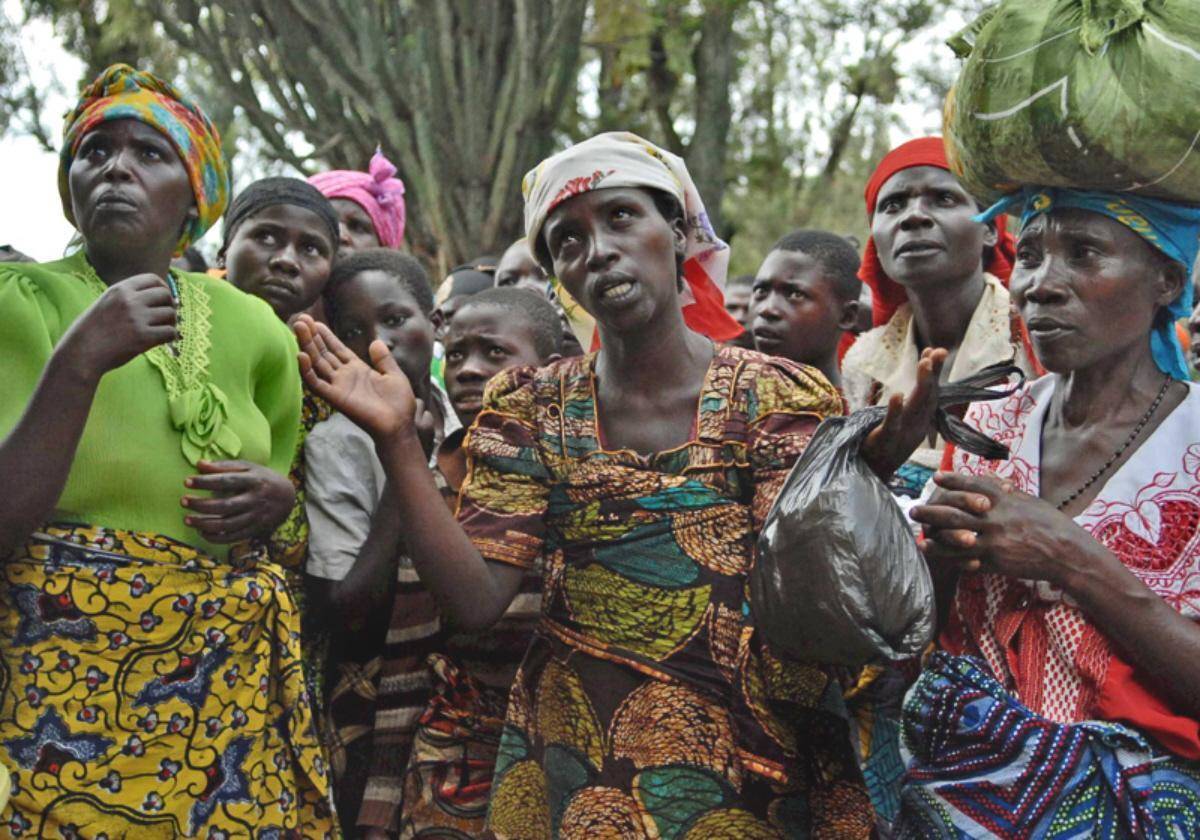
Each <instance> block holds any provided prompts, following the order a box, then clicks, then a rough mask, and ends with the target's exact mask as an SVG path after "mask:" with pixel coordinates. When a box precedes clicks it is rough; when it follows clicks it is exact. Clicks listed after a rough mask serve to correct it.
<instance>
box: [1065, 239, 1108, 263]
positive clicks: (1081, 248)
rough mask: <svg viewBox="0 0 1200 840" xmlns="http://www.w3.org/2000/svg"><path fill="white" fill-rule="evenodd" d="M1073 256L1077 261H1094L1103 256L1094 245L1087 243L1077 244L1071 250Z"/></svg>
mask: <svg viewBox="0 0 1200 840" xmlns="http://www.w3.org/2000/svg"><path fill="white" fill-rule="evenodd" d="M1071 256H1072V257H1073V258H1074V259H1077V260H1092V259H1095V258H1096V257H1099V256H1101V251H1100V249H1099V248H1097V247H1095V246H1094V245H1089V244H1088V243H1086V242H1077V243H1075V246H1074V247H1073V248H1072V249H1071Z"/></svg>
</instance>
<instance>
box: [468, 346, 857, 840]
mask: <svg viewBox="0 0 1200 840" xmlns="http://www.w3.org/2000/svg"><path fill="white" fill-rule="evenodd" d="M594 362H595V355H594V354H593V355H590V356H584V357H578V358H572V359H566V360H562V361H560V362H557V363H555V364H553V365H550V366H548V367H545V368H541V369H539V370H536V371H535V370H532V369H529V368H524V369H517V370H513V371H506V372H505V373H502V374H500V375H499V376H497V377H496V378H494V379H493V380H492V382H491V383H490V385H489V389H488V393H487V395H486V396H485V400H484V410H483V412H482V413H481V414H480V415H479V419H478V420H477V422H476V425H475V427H474V428H473V429H472V430H471V432H470V434H469V436H468V443H467V447H468V452H469V456H470V461H471V472H470V475H469V478H468V480H467V482H466V484H464V486H463V492H462V499H461V506H460V512H459V518H460V521H461V522H462V524H463V526H464V528H466V530H467V532H468V533H469V534H470V535H471V537H472V539H473V541H474V543H475V545H476V546H477V547H478V549H479V550H480V552H481V553H482V554H483V556H484V557H485V558H487V559H488V560H491V561H493V562H499V563H508V564H512V565H516V566H519V567H522V568H530V567H531V566H533V564H534V563H536V562H537V561H538V560H539V559H541V560H542V562H543V563H544V570H543V595H542V597H543V602H542V620H541V624H540V625H539V627H538V630H537V632H536V634H535V636H534V640H533V643H532V644H531V645H530V648H529V651H528V653H527V654H526V655H525V659H524V661H523V663H522V665H521V668H520V670H519V672H518V675H517V679H516V681H515V683H514V685H513V688H512V691H511V693H510V695H509V703H508V711H507V718H506V721H505V725H504V733H503V736H502V739H501V743H500V747H499V752H500V757H499V760H498V761H497V764H496V771H495V775H496V782H495V788H494V790H493V793H492V800H491V804H490V810H489V816H488V823H489V829H490V831H491V832H493V833H494V835H495V836H497V837H501V838H505V837H551V836H553V837H563V838H574V837H597V836H607V834H606V833H611V834H612V835H613V836H626V835H627V836H631V837H643V836H652V835H653V834H655V833H657V835H659V836H663V837H668V838H683V837H688V838H719V837H729V838H735V837H736V838H746V837H749V838H757V837H781V836H824V837H838V838H845V837H865V836H867V835H868V834H869V833H870V830H871V826H872V823H873V815H872V812H871V807H870V803H869V801H868V799H867V793H866V790H865V789H864V786H863V781H862V777H861V775H860V773H859V770H858V767H857V765H856V763H855V758H854V755H853V751H852V749H851V747H850V741H849V733H848V729H847V722H846V717H845V708H844V706H843V705H842V702H841V684H840V683H839V681H838V680H837V679H835V677H834V675H833V674H831V673H830V672H829V671H827V670H825V669H821V668H816V667H811V666H801V665H795V664H790V663H784V662H781V661H779V660H778V659H776V658H775V657H774V656H772V655H771V653H770V651H768V650H766V649H765V647H764V646H763V644H762V643H761V640H760V638H759V637H758V636H757V634H756V633H755V628H754V625H753V620H752V617H751V613H750V610H749V605H748V603H747V600H746V598H747V595H746V575H747V573H748V570H749V568H750V566H751V564H752V562H753V556H754V538H755V535H756V534H757V532H758V530H759V529H760V528H761V526H762V521H763V518H764V517H765V515H766V513H767V510H768V508H769V507H770V505H771V503H772V502H773V501H774V498H775V495H776V494H777V493H778V491H779V488H780V486H781V485H782V482H783V480H784V478H785V477H786V475H787V473H788V471H789V469H790V468H791V466H792V465H793V464H794V462H795V460H796V458H797V457H798V456H799V455H800V453H801V452H802V451H803V450H804V447H805V446H806V445H807V443H808V441H809V439H810V438H811V435H812V433H813V431H814V430H815V429H816V427H817V425H818V423H819V422H820V420H821V419H822V417H824V416H826V415H829V414H835V413H839V412H840V411H841V397H840V396H839V395H838V393H837V392H836V391H834V390H833V389H832V388H831V387H830V386H829V385H828V384H827V383H825V382H824V380H823V379H820V378H819V377H812V376H810V375H809V374H808V372H807V369H805V368H802V367H800V366H796V365H793V364H792V363H790V362H786V361H784V360H780V359H771V358H769V357H766V356H763V355H761V354H758V353H754V352H752V351H746V350H740V349H738V348H734V347H719V348H718V349H717V351H716V354H715V356H714V359H713V361H712V364H711V366H710V367H709V370H708V374H707V376H706V377H705V381H704V385H703V388H702V393H701V396H700V400H699V403H698V411H697V416H696V420H695V422H696V425H695V429H694V435H693V437H692V439H691V440H690V441H689V442H688V443H686V444H684V445H682V446H679V447H677V448H675V449H671V450H668V451H664V452H659V453H655V454H653V455H650V456H642V455H639V454H637V453H634V452H630V451H609V450H605V449H604V448H603V447H602V446H601V444H600V439H599V432H598V426H597V419H596V403H595V383H594V374H593V370H594V368H593V365H594ZM622 832H624V834H622Z"/></svg>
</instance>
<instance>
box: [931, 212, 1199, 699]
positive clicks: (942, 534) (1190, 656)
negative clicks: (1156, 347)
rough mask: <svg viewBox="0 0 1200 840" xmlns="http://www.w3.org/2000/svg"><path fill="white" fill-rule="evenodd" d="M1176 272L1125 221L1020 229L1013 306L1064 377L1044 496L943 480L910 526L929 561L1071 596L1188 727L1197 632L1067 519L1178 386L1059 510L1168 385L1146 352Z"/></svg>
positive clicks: (1047, 444) (1086, 216)
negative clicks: (921, 537) (918, 532)
mask: <svg viewBox="0 0 1200 840" xmlns="http://www.w3.org/2000/svg"><path fill="white" fill-rule="evenodd" d="M1183 282H1184V272H1183V270H1182V267H1181V266H1178V265H1175V264H1172V263H1170V262H1168V261H1166V260H1164V259H1162V258H1161V257H1160V256H1159V255H1158V254H1156V253H1155V252H1154V251H1153V249H1152V248H1151V246H1150V245H1148V244H1147V243H1146V242H1144V241H1143V240H1142V239H1141V238H1140V237H1138V236H1137V235H1136V234H1134V233H1133V232H1132V231H1130V230H1128V229H1127V228H1125V227H1124V226H1123V225H1121V224H1120V223H1118V222H1116V221H1114V220H1112V219H1108V218H1106V217H1104V216H1101V215H1099V214H1095V213H1089V212H1086V211H1079V210H1068V211H1060V212H1056V213H1053V214H1051V215H1050V216H1041V217H1038V218H1036V219H1035V220H1034V221H1032V222H1031V223H1030V224H1029V225H1028V226H1027V227H1026V229H1025V230H1024V231H1022V234H1021V238H1020V241H1019V243H1018V263H1017V268H1016V270H1015V271H1014V273H1013V277H1012V289H1013V295H1014V299H1015V300H1016V302H1017V305H1018V306H1019V307H1020V309H1021V314H1022V316H1023V317H1024V318H1025V320H1026V323H1027V324H1028V325H1029V327H1030V337H1031V339H1032V341H1033V344H1034V348H1035V350H1036V351H1037V354H1038V357H1039V359H1041V361H1042V363H1043V364H1044V365H1045V366H1046V368H1047V369H1048V370H1049V371H1051V372H1053V373H1056V374H1058V376H1059V378H1058V380H1057V381H1056V383H1055V390H1054V395H1053V397H1052V400H1051V403H1050V406H1049V408H1048V410H1047V414H1046V418H1045V421H1044V425H1043V429H1042V452H1043V463H1042V465H1041V471H1040V481H1039V487H1038V492H1039V495H1038V496H1036V497H1035V496H1032V495H1029V494H1026V493H1022V492H1019V491H1017V490H1015V489H1014V488H1013V486H1012V485H1011V484H1010V483H1007V482H1001V481H999V480H998V479H994V478H990V477H971V476H961V475H954V474H938V475H937V476H936V477H935V481H936V482H937V484H938V486H939V490H938V491H937V492H936V494H935V495H934V497H933V498H932V499H931V500H930V504H928V505H924V506H921V507H918V508H916V509H915V510H914V511H913V518H914V519H915V520H916V521H918V522H921V523H922V524H923V525H924V526H925V529H926V535H927V540H926V542H925V553H926V556H927V557H929V558H930V560H931V561H932V562H934V563H935V564H943V565H944V566H945V567H947V568H950V569H952V570H957V571H959V572H960V573H964V574H971V573H974V572H977V571H984V572H988V573H992V574H1000V575H1007V576H1011V577H1017V578H1024V579H1029V580H1044V581H1047V582H1049V583H1050V584H1052V585H1054V586H1056V587H1058V588H1060V589H1061V590H1062V591H1063V592H1064V593H1065V594H1066V595H1067V596H1069V597H1071V598H1072V599H1073V600H1074V601H1075V602H1076V603H1077V604H1079V607H1080V609H1082V610H1083V612H1084V613H1085V614H1086V615H1087V617H1088V618H1089V620H1091V621H1092V622H1093V623H1095V624H1096V626H1097V627H1099V628H1100V629H1101V630H1102V631H1103V632H1104V633H1105V635H1107V636H1108V638H1109V639H1111V640H1112V641H1113V642H1114V643H1116V644H1117V645H1118V646H1119V647H1120V649H1121V652H1122V653H1123V655H1124V656H1125V657H1126V658H1127V659H1128V661H1130V662H1131V663H1132V664H1133V665H1134V666H1136V667H1138V668H1139V669H1141V670H1142V671H1144V672H1145V673H1147V674H1153V675H1155V677H1156V678H1157V679H1158V682H1159V684H1160V686H1161V687H1162V688H1163V690H1165V691H1166V692H1167V694H1168V696H1169V697H1171V698H1172V699H1173V700H1174V701H1175V703H1176V704H1178V707H1179V711H1180V712H1182V713H1184V714H1187V715H1189V716H1193V717H1195V716H1200V656H1197V655H1196V654H1197V653H1200V628H1198V627H1197V626H1196V625H1195V623H1194V622H1192V621H1190V620H1189V619H1186V618H1184V617H1183V616H1182V615H1180V614H1179V613H1178V612H1176V611H1175V610H1174V609H1173V608H1172V607H1171V606H1170V605H1169V604H1167V603H1166V602H1165V601H1163V600H1162V599H1161V598H1159V597H1158V596H1157V595H1155V594H1154V593H1153V592H1152V591H1151V590H1150V589H1148V588H1147V587H1146V586H1145V585H1144V584H1143V583H1142V582H1141V581H1140V580H1138V579H1137V578H1136V577H1135V576H1134V575H1133V574H1132V573H1131V572H1130V571H1129V570H1128V569H1126V568H1125V566H1124V565H1123V564H1122V563H1121V561H1120V559H1119V558H1117V556H1116V555H1114V554H1113V553H1112V552H1110V551H1109V550H1108V549H1107V548H1106V547H1105V546H1103V545H1102V544H1100V543H1099V542H1097V541H1096V540H1095V539H1093V538H1092V537H1091V536H1090V535H1089V534H1088V533H1087V532H1086V531H1084V530H1083V529H1082V528H1080V527H1079V526H1078V525H1077V524H1076V523H1075V521H1074V520H1073V519H1072V518H1071V517H1073V516H1075V515H1078V514H1079V513H1080V512H1082V511H1083V510H1085V509H1086V508H1087V506H1088V505H1090V504H1091V502H1092V501H1093V500H1094V499H1095V498H1096V496H1097V495H1098V494H1099V493H1100V491H1101V489H1102V486H1103V483H1104V480H1105V479H1107V478H1108V477H1110V476H1111V475H1112V474H1113V473H1114V472H1115V471H1116V470H1117V469H1119V467H1120V465H1121V464H1122V463H1124V462H1125V461H1127V460H1128V458H1129V457H1130V456H1131V455H1132V454H1133V453H1134V452H1135V451H1136V450H1137V448H1138V447H1139V446H1140V445H1141V444H1142V443H1143V442H1144V441H1145V440H1146V439H1147V438H1148V437H1149V436H1150V435H1151V434H1152V433H1153V431H1154V430H1155V429H1156V428H1157V427H1158V426H1159V425H1160V424H1161V423H1162V422H1163V420H1165V419H1166V417H1167V416H1169V415H1170V413H1171V411H1172V410H1173V409H1174V408H1176V407H1177V406H1178V405H1179V404H1180V403H1181V402H1183V400H1184V399H1185V397H1186V395H1187V391H1186V388H1185V386H1184V385H1183V384H1181V383H1178V382H1173V383H1172V384H1171V386H1170V388H1169V390H1168V392H1167V395H1166V398H1165V399H1164V400H1163V403H1162V404H1161V405H1160V406H1159V408H1158V410H1157V411H1156V412H1155V413H1154V414H1153V415H1152V416H1151V419H1150V422H1149V423H1148V424H1147V425H1146V428H1145V429H1144V430H1143V431H1142V432H1141V434H1140V435H1139V436H1138V438H1137V439H1136V440H1135V442H1134V444H1133V445H1132V446H1131V447H1130V448H1129V450H1128V451H1127V452H1126V454H1125V456H1124V457H1122V458H1121V459H1120V460H1119V461H1117V463H1116V464H1114V465H1113V467H1111V468H1110V469H1109V470H1108V471H1107V472H1106V473H1105V474H1104V476H1103V477H1102V478H1101V479H1100V480H1099V481H1097V482H1095V483H1094V484H1092V486H1091V487H1090V488H1088V490H1086V491H1085V492H1084V493H1083V494H1082V495H1081V496H1079V497H1078V498H1077V499H1076V500H1075V501H1074V502H1072V503H1071V504H1069V505H1068V506H1066V508H1065V509H1064V510H1062V511H1060V510H1058V508H1057V505H1058V503H1060V502H1061V500H1063V499H1065V498H1067V497H1069V496H1070V495H1071V494H1072V493H1073V492H1074V491H1075V490H1076V489H1077V488H1078V487H1080V486H1081V485H1082V484H1083V483H1084V482H1085V481H1086V480H1087V479H1088V478H1089V477H1090V476H1091V475H1092V474H1093V473H1094V472H1095V471H1096V470H1097V469H1099V468H1100V467H1102V465H1103V464H1104V463H1105V462H1106V461H1107V459H1108V458H1109V457H1111V455H1112V453H1113V452H1114V451H1116V449H1117V448H1118V447H1119V446H1120V445H1121V443H1123V442H1124V440H1125V439H1126V438H1127V437H1128V435H1129V434H1130V432H1131V431H1132V429H1133V428H1135V426H1136V424H1137V423H1138V422H1139V420H1140V419H1141V418H1142V417H1143V416H1144V415H1145V413H1146V411H1147V409H1148V408H1149V407H1150V405H1151V404H1152V402H1153V400H1154V398H1155V396H1156V395H1157V393H1158V391H1159V389H1160V388H1161V386H1162V383H1163V374H1162V372H1161V371H1159V370H1158V369H1157V367H1156V366H1155V364H1154V360H1153V358H1152V357H1151V353H1150V341H1149V332H1150V329H1151V327H1152V325H1153V323H1154V317H1155V314H1156V313H1157V312H1158V311H1159V310H1160V309H1161V308H1162V307H1164V306H1166V305H1167V304H1169V303H1170V302H1171V301H1172V300H1174V299H1175V298H1176V297H1177V296H1178V295H1179V293H1180V290H1181V289H1182V284H1183Z"/></svg>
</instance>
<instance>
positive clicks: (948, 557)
mask: <svg viewBox="0 0 1200 840" xmlns="http://www.w3.org/2000/svg"><path fill="white" fill-rule="evenodd" d="M921 551H922V553H924V555H925V557H926V558H927V559H928V560H931V561H933V562H935V563H966V562H969V561H974V562H976V563H979V562H980V560H979V556H978V555H979V552H978V550H977V549H970V548H960V547H957V546H947V545H945V544H943V543H941V542H939V541H938V540H933V539H927V540H925V542H923V543H921Z"/></svg>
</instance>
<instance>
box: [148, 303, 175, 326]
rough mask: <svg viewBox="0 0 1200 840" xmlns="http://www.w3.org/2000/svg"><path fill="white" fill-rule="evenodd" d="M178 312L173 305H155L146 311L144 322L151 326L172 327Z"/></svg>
mask: <svg viewBox="0 0 1200 840" xmlns="http://www.w3.org/2000/svg"><path fill="white" fill-rule="evenodd" d="M178 321H179V313H178V312H177V311H176V309H175V307H173V306H156V307H154V308H153V309H151V310H149V311H148V312H147V313H146V323H147V324H148V325H150V326H152V327H174V326H175V325H176V324H177V323H178Z"/></svg>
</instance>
